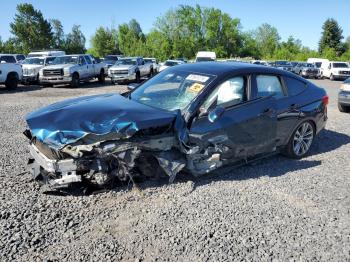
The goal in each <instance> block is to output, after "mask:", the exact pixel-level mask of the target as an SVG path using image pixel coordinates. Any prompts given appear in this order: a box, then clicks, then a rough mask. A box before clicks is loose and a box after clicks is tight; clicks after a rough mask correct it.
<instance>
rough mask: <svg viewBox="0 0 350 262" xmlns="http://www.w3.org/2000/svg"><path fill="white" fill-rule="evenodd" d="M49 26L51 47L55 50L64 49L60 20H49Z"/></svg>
mask: <svg viewBox="0 0 350 262" xmlns="http://www.w3.org/2000/svg"><path fill="white" fill-rule="evenodd" d="M50 24H51V28H52V44H51V46H52V47H53V48H55V49H62V48H64V42H65V39H64V32H63V26H62V23H61V21H60V20H58V19H50Z"/></svg>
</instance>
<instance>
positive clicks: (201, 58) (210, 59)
mask: <svg viewBox="0 0 350 262" xmlns="http://www.w3.org/2000/svg"><path fill="white" fill-rule="evenodd" d="M208 61H215V60H214V59H213V58H210V57H197V58H196V62H208Z"/></svg>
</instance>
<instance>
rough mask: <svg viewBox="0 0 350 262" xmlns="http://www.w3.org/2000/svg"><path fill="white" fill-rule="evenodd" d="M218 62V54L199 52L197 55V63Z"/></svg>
mask: <svg viewBox="0 0 350 262" xmlns="http://www.w3.org/2000/svg"><path fill="white" fill-rule="evenodd" d="M208 61H216V53H215V52H210V51H199V52H198V53H197V55H196V60H195V62H208Z"/></svg>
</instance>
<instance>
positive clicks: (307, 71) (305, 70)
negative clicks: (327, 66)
mask: <svg viewBox="0 0 350 262" xmlns="http://www.w3.org/2000/svg"><path fill="white" fill-rule="evenodd" d="M293 71H294V73H295V74H298V75H300V76H302V77H305V78H315V79H316V78H318V75H319V70H318V68H317V67H316V66H315V65H314V64H312V63H299V64H297V65H296V66H295V67H294V69H293Z"/></svg>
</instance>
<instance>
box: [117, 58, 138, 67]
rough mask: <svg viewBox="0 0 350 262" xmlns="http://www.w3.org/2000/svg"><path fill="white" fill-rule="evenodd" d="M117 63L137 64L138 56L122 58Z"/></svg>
mask: <svg viewBox="0 0 350 262" xmlns="http://www.w3.org/2000/svg"><path fill="white" fill-rule="evenodd" d="M115 64H116V65H136V58H130V59H120V60H118V61H117V62H116V63H115Z"/></svg>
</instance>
